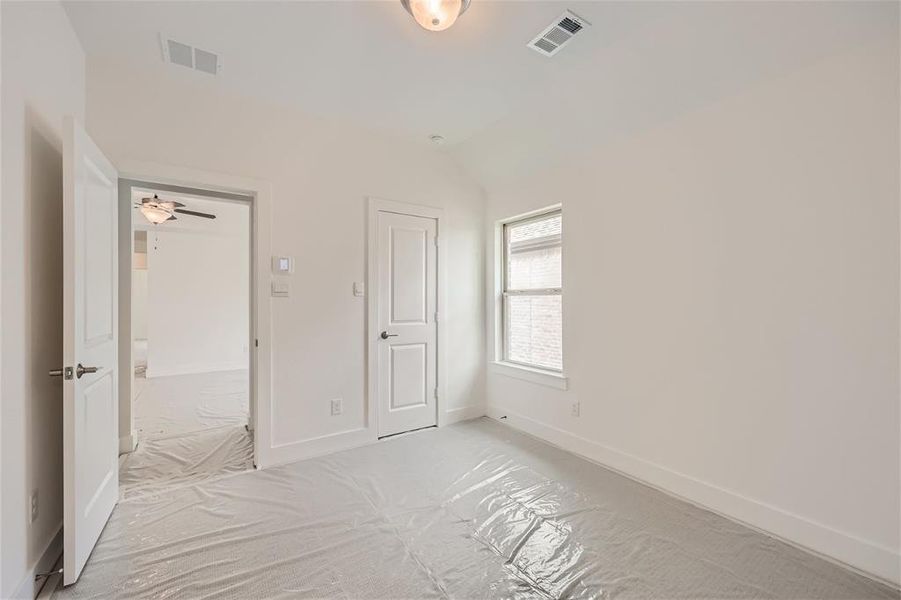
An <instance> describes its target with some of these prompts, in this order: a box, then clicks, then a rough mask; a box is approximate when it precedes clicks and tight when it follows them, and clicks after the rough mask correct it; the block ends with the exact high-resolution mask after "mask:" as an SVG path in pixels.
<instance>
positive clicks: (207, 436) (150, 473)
mask: <svg viewBox="0 0 901 600" xmlns="http://www.w3.org/2000/svg"><path fill="white" fill-rule="evenodd" d="M250 470H253V438H252V437H251V434H250V433H249V432H248V431H247V429H246V427H244V426H243V425H238V426H231V427H219V428H216V429H207V430H203V431H196V432H193V433H184V434H177V435H173V436H169V437H158V438H152V439H148V440H142V441H140V442H139V444H138V447H137V448H136V449H135V451H134V452H132V453H130V454H126V455H125V456H123V457H122V458H121V462H120V464H119V497H120V500H125V499H128V498H133V497H135V496H138V495H141V494H159V493H167V492H168V491H170V490H171V488H173V487H178V486H182V485H189V484H197V483H201V482H204V481H209V480H211V479H218V478H219V477H222V476H223V475H230V474H234V473H243V472H245V471H250Z"/></svg>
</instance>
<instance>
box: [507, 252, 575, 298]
mask: <svg viewBox="0 0 901 600" xmlns="http://www.w3.org/2000/svg"><path fill="white" fill-rule="evenodd" d="M508 257H509V258H508V265H507V268H508V269H509V277H508V279H507V289H511V290H534V289H539V288H559V287H562V285H561V278H560V271H561V269H560V264H561V257H562V252H561V248H560V246H555V247H551V248H539V249H537V250H529V251H527V252H513V253H512V254H508Z"/></svg>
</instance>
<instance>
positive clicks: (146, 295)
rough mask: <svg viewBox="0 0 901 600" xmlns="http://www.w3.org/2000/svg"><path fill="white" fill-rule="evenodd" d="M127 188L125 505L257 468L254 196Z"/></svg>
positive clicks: (143, 186) (122, 468) (122, 483)
mask: <svg viewBox="0 0 901 600" xmlns="http://www.w3.org/2000/svg"><path fill="white" fill-rule="evenodd" d="M128 188H129V189H128V193H127V198H128V199H129V201H130V217H131V235H132V239H131V242H132V243H131V247H132V253H131V302H130V306H131V311H130V316H131V319H130V330H131V335H130V338H129V340H130V345H129V352H130V356H131V361H130V363H131V365H132V368H131V370H130V373H129V375H130V377H131V381H132V386H131V394H130V397H131V403H130V419H131V422H132V425H131V427H132V429H131V430H132V432H133V434H132V435H133V437H134V442H135V443H134V446H133V451H132V452H128V453H125V454H123V455H122V457H121V459H120V469H119V481H120V496H121V497H123V498H128V497H133V496H135V495H140V494H143V493H147V492H150V491H152V492H159V491H160V490H161V489H166V488H170V487H173V486H178V485H184V484H190V483H196V482H198V481H203V480H207V479H212V478H216V477H220V476H222V475H226V474H231V473H238V472H243V471H247V470H250V469H252V468H253V464H254V460H253V459H254V456H253V439H252V436H253V431H252V427H251V408H250V407H251V402H250V390H251V379H252V378H251V367H252V361H251V348H252V346H253V340H252V338H251V305H252V302H251V293H252V285H251V280H252V279H251V278H252V267H251V265H252V250H251V232H252V210H251V202H252V198H249V197H244V196H240V195H236V194H228V193H220V192H211V191H207V190H201V189H193V188H183V187H176V186H170V185H162V184H154V183H149V182H128ZM120 196H122V190H120ZM125 450H128V449H127V448H126V449H125Z"/></svg>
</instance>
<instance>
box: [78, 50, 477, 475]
mask: <svg viewBox="0 0 901 600" xmlns="http://www.w3.org/2000/svg"><path fill="white" fill-rule="evenodd" d="M198 75H199V74H197V73H193V72H190V71H187V70H179V69H173V68H172V67H171V66H167V65H165V64H163V63H162V62H161V63H160V65H159V66H158V67H155V68H148V70H147V72H146V73H143V74H142V85H141V86H134V85H133V83H132V82H129V81H127V78H123V77H122V72H121V70H120V69H119V68H118V66H117V65H115V64H108V63H102V62H100V61H97V62H90V64H89V72H88V107H89V113H88V125H89V127H90V131H91V135H92V136H93V137H94V139H95V140H96V141H97V143H98V144H99V145H100V147H101V148H102V149H103V150H104V152H105V153H107V155H108V156H109V157H110V158H111V159H112V160H113V161H114V162H119V163H122V162H124V161H128V160H131V161H151V162H155V163H163V164H168V165H179V166H184V167H190V168H195V169H202V170H206V171H213V172H217V173H226V174H230V175H236V176H243V177H253V178H258V179H263V180H267V181H269V182H271V186H272V203H271V204H272V210H271V212H272V215H271V227H272V246H271V251H272V253H273V254H276V255H287V256H293V257H294V259H295V273H294V274H293V275H292V276H291V277H290V284H291V296H290V297H289V298H274V299H272V300H271V311H272V323H271V325H272V398H273V414H272V419H271V426H272V444H273V446H277V449H276V450H274V451H273V452H274V454H273V456H274V457H275V458H274V460H276V461H280V460H290V459H292V458H296V457H299V456H304V455H308V454H311V453H317V452H322V451H323V450H324V449H334V448H338V447H342V446H347V445H350V444H353V443H359V439H360V435H359V432H360V429H361V428H363V427H365V425H366V414H365V410H364V407H365V403H364V399H365V362H364V361H365V349H366V340H365V330H364V315H365V307H366V304H365V299H364V298H359V297H355V296H354V295H353V291H352V290H353V282H354V281H365V267H366V262H365V248H366V245H365V244H366V241H365V233H366V228H365V218H366V204H365V197H366V196H377V197H381V198H387V199H391V200H396V201H403V202H411V203H418V204H425V205H433V206H440V207H444V208H445V213H446V217H447V224H448V231H447V232H446V235H442V237H443V238H444V240H445V242H446V243H447V244H448V250H449V251H448V256H449V257H450V259H449V264H448V283H449V287H448V299H449V305H448V306H447V307H446V310H447V312H446V313H443V314H446V318H448V319H449V320H450V322H451V323H452V325H451V326H450V327H449V339H448V342H447V349H448V353H449V356H450V359H449V360H448V365H449V372H448V373H447V377H448V388H447V391H448V397H447V398H445V399H444V400H443V406H444V408H445V409H449V410H453V411H454V412H453V416H454V418H459V417H465V416H477V415H479V414H483V391H484V332H483V324H484V309H483V298H484V287H483V281H484V276H483V273H484V271H483V263H484V260H483V258H484V257H483V236H482V231H483V210H484V203H483V200H482V197H481V195H480V191H479V189H478V188H477V187H475V186H474V185H472V184H471V183H470V182H469V180H468V179H467V178H466V177H464V176H462V175H461V174H460V173H459V171H458V169H457V168H456V167H455V166H454V165H453V164H452V162H451V161H450V160H448V159H447V158H446V157H445V156H443V155H442V154H441V153H439V152H438V150H436V149H434V148H433V147H431V146H427V145H422V146H419V145H415V144H409V143H405V142H401V141H399V140H396V139H393V138H391V137H387V136H382V135H378V134H375V133H371V132H368V131H363V130H359V129H355V128H351V127H348V126H346V125H344V124H342V123H339V122H332V121H325V120H320V119H314V118H311V117H309V116H308V115H306V114H304V113H302V112H299V111H297V110H295V109H292V108H285V107H282V106H276V105H267V104H262V103H260V102H258V101H254V100H251V99H249V98H245V97H240V96H234V95H232V94H230V93H228V92H226V91H225V90H224V89H222V88H221V87H220V86H219V85H218V84H217V81H216V80H215V79H212V78H207V77H203V76H198ZM147 89H155V90H160V93H155V94H147V93H146V90H147ZM163 90H165V91H164V92H163ZM152 268H153V267H152V265H151V269H152ZM150 286H151V288H152V287H153V280H152V279H151V281H150ZM151 343H152V342H151ZM334 398H342V399H343V406H344V412H343V414H341V415H339V416H331V415H330V412H329V402H330V400H331V399H334Z"/></svg>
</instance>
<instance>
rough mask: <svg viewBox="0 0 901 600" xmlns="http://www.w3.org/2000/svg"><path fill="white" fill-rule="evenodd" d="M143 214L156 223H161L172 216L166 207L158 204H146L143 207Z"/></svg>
mask: <svg viewBox="0 0 901 600" xmlns="http://www.w3.org/2000/svg"><path fill="white" fill-rule="evenodd" d="M141 214H142V215H144V217H146V218H147V220H148V221H150V222H151V223H153V224H154V225H159V224H160V223H162V222H163V221H168V220H169V217H171V216H172V215H171V214H170V213H169V211H167V210H165V209H162V208H159V207H157V206H148V205H146V204H145V205H144V206H142V207H141Z"/></svg>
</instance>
